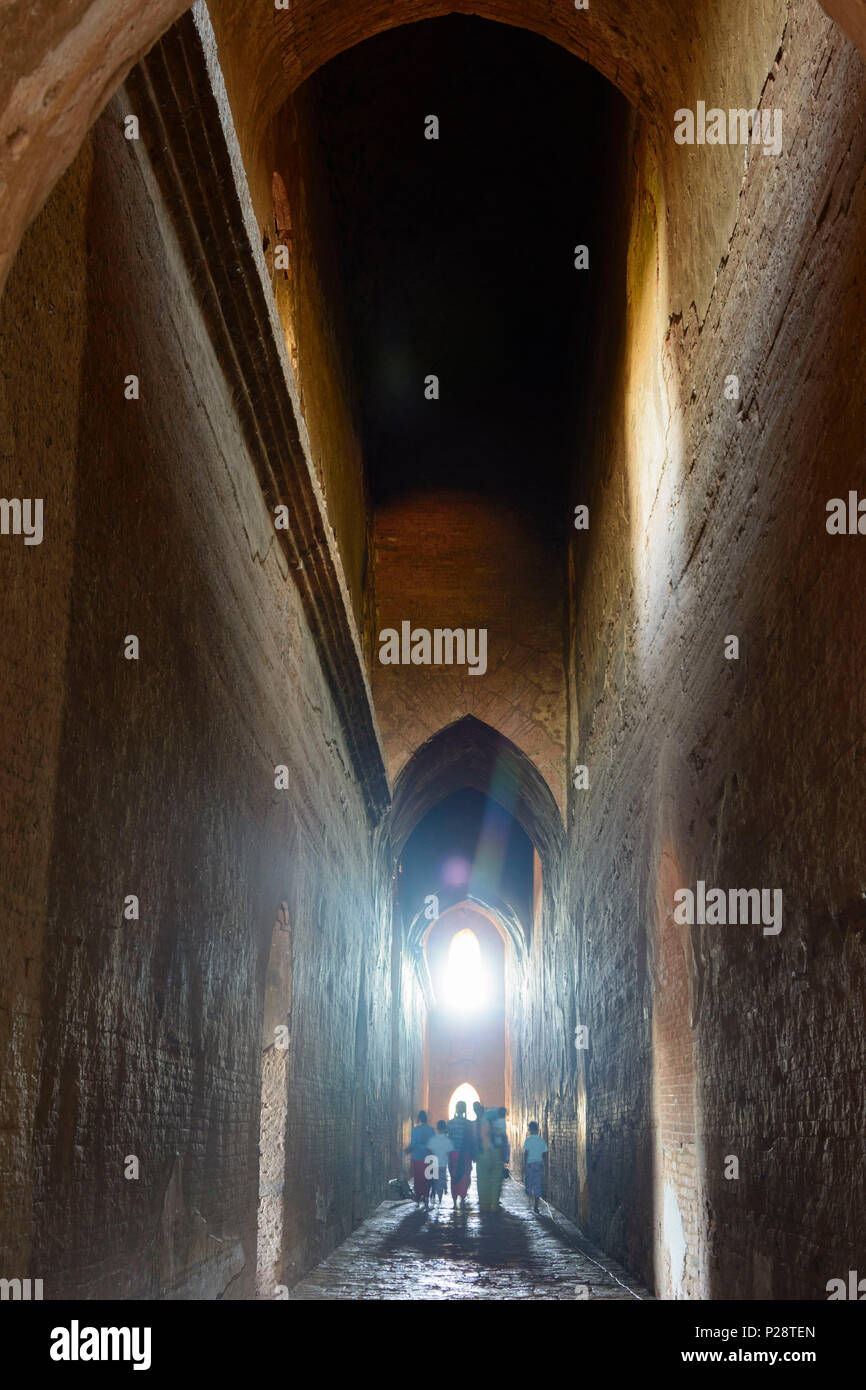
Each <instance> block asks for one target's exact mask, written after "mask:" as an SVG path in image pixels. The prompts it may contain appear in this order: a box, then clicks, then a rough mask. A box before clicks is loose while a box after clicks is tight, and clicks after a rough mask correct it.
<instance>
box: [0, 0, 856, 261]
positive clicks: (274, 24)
mask: <svg viewBox="0 0 866 1390" xmlns="http://www.w3.org/2000/svg"><path fill="white" fill-rule="evenodd" d="M188 8H190V7H189V6H188V5H187V4H186V3H184V0H69V3H67V4H65V5H63V6H56V7H53V8H52V9H50V10H49V11H48V13H47V14H43V13H39V14H38V15H37V14H36V12H35V11H33V10H32V8H30V7H26V6H22V7H18V11H19V12H18V13H17V14H14V15H12V16H10V17H9V18H8V19H6V20H4V24H5V25H6V28H5V31H4V44H3V49H2V52H0V288H2V286H3V285H4V284H5V280H6V276H7V274H8V271H9V265H10V263H11V261H12V258H13V256H14V255H15V252H16V250H17V248H18V245H19V242H20V240H21V237H22V235H23V233H24V230H25V229H26V227H27V226H28V225H29V223H30V222H31V221H32V220H33V218H34V217H35V216H36V214H37V213H38V211H39V209H40V208H41V207H42V204H43V203H44V201H45V199H46V198H47V197H48V194H49V193H50V191H51V189H52V188H53V186H54V184H55V183H56V182H57V180H58V179H59V178H60V176H61V174H62V173H63V172H64V171H65V170H66V169H67V168H68V167H69V165H70V164H71V163H72V160H73V159H74V158H75V155H76V154H77V152H78V150H79V148H80V147H81V143H82V141H83V139H84V136H85V135H86V133H87V131H88V129H89V128H90V126H91V125H92V124H93V122H94V121H95V120H96V118H97V117H98V116H99V114H100V113H101V111H102V110H103V109H104V107H105V105H106V103H107V102H108V100H109V99H110V97H111V96H112V94H113V93H114V92H115V91H116V90H117V88H118V87H119V86H120V84H121V82H122V81H123V80H124V78H125V77H126V75H127V74H128V73H129V71H130V70H131V69H132V68H133V67H134V66H135V64H136V63H137V62H138V61H139V59H140V58H141V57H143V55H144V54H145V53H146V52H147V51H148V49H149V48H150V47H151V46H152V45H153V44H154V43H155V42H156V40H157V39H158V38H159V37H160V35H161V34H163V33H164V32H165V31H166V29H167V28H168V27H169V26H170V25H171V24H172V23H173V22H174V21H175V20H176V19H178V18H179V16H180V15H182V14H183V13H184V11H185V10H187V9H188ZM725 8H726V7H725V5H724V3H719V4H717V5H713V6H702V7H700V11H699V10H698V7H696V6H694V4H693V3H692V0H646V3H644V4H641V5H624V4H622V3H616V4H612V3H611V4H607V5H603V4H593V5H592V6H591V7H590V9H589V10H587V11H580V12H578V11H573V10H572V9H571V8H570V7H569V6H566V5H561V4H558V3H556V4H554V3H547V4H544V5H539V4H538V3H537V0H487V3H484V2H483V0H471V3H465V2H464V3H450V4H443V3H441V0H369V3H366V4H364V3H358V4H353V5H347V4H346V3H345V0H293V4H292V6H291V8H290V10H288V11H287V12H285V14H279V13H278V12H276V11H275V10H272V9H271V7H270V6H268V5H260V6H251V5H249V4H244V3H242V0H215V3H214V4H213V5H212V6H211V13H212V15H213V18H214V22H215V24H216V25H217V28H218V30H219V31H220V32H221V33H224V34H225V35H226V36H228V37H230V38H231V39H232V40H233V45H234V47H235V55H234V58H233V61H234V63H235V64H236V65H237V66H238V67H240V68H243V69H245V72H246V75H248V76H250V77H251V78H252V81H253V83H254V88H255V91H254V96H255V99H256V104H257V107H258V111H259V118H260V120H261V121H262V122H263V123H265V122H267V121H268V120H269V119H270V118H271V117H272V116H273V114H274V112H275V111H276V110H277V109H278V108H279V106H280V105H281V104H282V102H283V101H284V100H285V98H286V96H287V95H288V94H289V92H290V91H291V90H292V89H293V88H294V87H295V86H297V84H298V83H299V82H300V81H302V80H303V79H304V78H305V77H307V76H309V75H310V73H312V72H313V71H315V69H316V68H317V67H318V66H320V65H321V64H322V63H323V62H326V61H327V60H328V59H329V58H331V57H333V56H334V55H335V54H336V53H338V52H340V51H341V50H342V49H344V48H347V47H349V46H350V45H351V44H354V43H360V42H361V41H362V40H363V39H365V38H369V37H371V36H372V35H374V34H376V33H379V32H381V31H382V30H383V29H385V28H388V27H392V26H393V25H397V24H406V23H411V22H413V21H415V20H419V19H424V18H431V17H434V16H436V15H441V14H446V13H460V12H465V13H472V14H477V15H480V16H482V17H486V18H490V19H498V20H502V21H503V22H505V23H509V24H514V25H519V26H523V27H526V28H532V29H535V30H536V32H538V33H542V34H545V35H546V36H547V37H548V38H550V39H552V40H553V41H554V42H557V43H560V44H562V45H563V46H564V47H566V48H569V49H570V51H572V52H574V53H575V54H577V55H578V56H579V57H581V58H584V59H585V60H586V61H588V62H591V63H592V64H593V65H594V66H596V67H598V68H599V70H600V71H601V72H603V73H604V74H605V76H607V77H609V78H610V80H611V81H612V82H614V84H615V85H616V86H618V87H619V88H620V90H621V91H623V92H624V93H625V95H626V96H628V97H629V99H630V100H632V101H635V102H644V103H646V105H647V107H648V109H650V110H656V111H660V110H662V109H666V107H667V102H666V101H665V100H664V92H665V91H666V90H668V88H669V85H670V81H671V77H670V72H669V69H670V67H671V63H672V61H673V60H674V59H675V50H676V48H677V46H679V48H680V49H682V50H685V49H687V48H688V47H689V46H690V44H691V43H692V42H693V40H694V39H695V38H696V34H695V32H694V26H695V25H696V24H697V23H698V22H699V21H698V19H697V15H698V13H700V15H701V19H702V20H703V17H704V16H705V15H707V14H709V15H713V14H714V13H715V14H718V13H721V12H722V11H724V9H725ZM758 8H759V7H758V6H757V5H755V4H751V5H737V6H735V7H734V6H727V9H728V10H729V11H730V12H731V16H732V21H733V22H734V23H735V24H739V25H745V23H746V20H747V18H748V13H749V11H750V10H757V9H758ZM823 8H824V9H825V10H826V11H827V13H828V14H829V15H831V17H832V18H833V19H835V20H836V21H837V23H839V24H840V25H841V26H842V28H843V29H844V30H845V32H846V33H847V34H848V36H849V38H851V39H852V41H853V42H855V43H857V44H858V45H859V47H860V48H861V49H862V50H863V51H864V53H866V5H864V3H863V0H823ZM25 156H26V157H25Z"/></svg>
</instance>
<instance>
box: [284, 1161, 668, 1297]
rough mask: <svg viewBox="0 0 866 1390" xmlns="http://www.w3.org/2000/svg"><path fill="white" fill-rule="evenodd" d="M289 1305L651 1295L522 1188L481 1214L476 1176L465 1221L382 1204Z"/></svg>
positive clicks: (445, 1212) (509, 1184) (446, 1207)
mask: <svg viewBox="0 0 866 1390" xmlns="http://www.w3.org/2000/svg"><path fill="white" fill-rule="evenodd" d="M289 1297H290V1298H291V1299H298V1300H305V1299H328V1300H331V1299H333V1300H349V1299H351V1300H359V1299H360V1300H369V1299H392V1298H394V1299H432V1300H436V1299H444V1298H448V1299H468V1298H473V1299H474V1298H485V1299H527V1298H536V1299H544V1300H563V1299H566V1300H570V1301H571V1300H574V1299H607V1300H610V1299H646V1298H650V1297H651V1295H650V1294H649V1293H648V1292H647V1290H646V1289H644V1288H642V1287H641V1285H640V1284H638V1283H637V1282H636V1281H635V1280H634V1279H632V1277H631V1276H630V1275H628V1274H626V1273H625V1271H624V1270H622V1269H621V1268H620V1267H619V1265H617V1264H616V1263H615V1262H614V1261H612V1260H610V1259H608V1257H607V1256H606V1255H603V1254H602V1253H601V1252H600V1251H598V1250H596V1248H595V1247H594V1246H593V1245H591V1244H590V1243H589V1242H588V1241H587V1240H586V1239H585V1238H584V1237H583V1236H582V1235H581V1234H580V1232H579V1231H578V1230H577V1228H576V1227H575V1226H573V1225H572V1224H571V1222H570V1221H569V1220H568V1219H567V1218H566V1217H565V1216H563V1215H562V1213H561V1212H558V1211H556V1210H555V1209H554V1208H553V1207H551V1206H549V1205H548V1204H547V1203H546V1202H543V1203H542V1209H541V1212H540V1213H539V1214H538V1215H536V1214H535V1213H534V1212H533V1211H532V1210H531V1207H530V1204H529V1202H528V1201H527V1198H526V1194H525V1192H524V1191H523V1187H522V1186H521V1185H520V1184H519V1183H517V1182H515V1181H506V1182H505V1183H503V1186H502V1204H501V1210H500V1211H498V1212H495V1213H493V1214H490V1215H488V1214H485V1215H482V1214H481V1213H479V1211H478V1194H477V1192H476V1188H475V1178H474V1176H473V1179H472V1186H471V1188H470V1190H469V1203H468V1205H467V1208H466V1210H465V1212H464V1211H463V1210H462V1209H458V1210H457V1211H454V1209H453V1207H452V1205H451V1198H450V1196H448V1197H446V1198H445V1200H444V1202H443V1203H442V1210H441V1211H439V1210H434V1211H432V1212H430V1213H429V1215H428V1213H427V1212H425V1211H423V1210H418V1209H417V1208H416V1206H415V1203H414V1202H412V1201H400V1202H383V1203H382V1205H381V1206H380V1207H378V1208H377V1210H376V1211H375V1212H374V1213H373V1215H372V1216H371V1217H370V1218H369V1220H368V1221H365V1222H364V1224H363V1225H362V1226H359V1227H358V1229H357V1231H354V1232H353V1234H352V1235H351V1236H350V1237H349V1239H348V1240H346V1241H344V1242H343V1244H342V1245H340V1246H338V1247H337V1249H336V1250H335V1251H334V1252H333V1253H332V1254H331V1255H330V1256H329V1257H328V1259H326V1260H324V1261H323V1263H322V1264H320V1265H319V1266H318V1267H317V1268H316V1269H314V1270H312V1271H311V1272H310V1273H309V1274H308V1275H307V1277H306V1279H304V1281H303V1282H302V1283H300V1284H297V1285H296V1286H295V1288H294V1289H293V1290H292V1291H291V1293H290V1295H289Z"/></svg>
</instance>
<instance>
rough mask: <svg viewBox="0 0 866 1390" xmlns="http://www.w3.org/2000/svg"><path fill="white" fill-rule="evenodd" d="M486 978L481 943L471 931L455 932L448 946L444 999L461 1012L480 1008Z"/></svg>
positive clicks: (485, 989) (485, 991) (486, 997)
mask: <svg viewBox="0 0 866 1390" xmlns="http://www.w3.org/2000/svg"><path fill="white" fill-rule="evenodd" d="M488 993H489V981H488V978H487V974H486V972H485V969H484V965H483V963H482V960H481V946H480V944H479V941H478V937H477V936H476V935H475V933H474V931H470V930H469V928H468V927H467V928H465V929H464V930H463V931H459V932H456V933H455V935H454V936H453V937H452V938H451V945H450V947H449V948H448V965H447V967H446V970H445V990H444V999H443V1002H444V1004H445V1005H446V1007H447V1008H449V1009H459V1010H460V1011H461V1012H462V1013H468V1012H470V1011H472V1012H474V1011H476V1010H478V1009H483V1008H484V1007H485V1005H486V1004H487V999H488Z"/></svg>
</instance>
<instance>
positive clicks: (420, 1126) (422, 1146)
mask: <svg viewBox="0 0 866 1390" xmlns="http://www.w3.org/2000/svg"><path fill="white" fill-rule="evenodd" d="M435 1133H436V1131H435V1129H434V1128H433V1126H432V1125H428V1123H427V1111H426V1110H419V1111H418V1119H417V1120H416V1122H415V1124H414V1125H413V1126H412V1137H411V1139H410V1140H409V1143H408V1144H407V1145H406V1147H405V1149H404V1150H403V1152H404V1153H407V1154H411V1155H412V1183H413V1186H414V1188H415V1201H416V1202H418V1204H419V1205H420V1204H421V1202H423V1203H424V1206H425V1207H428V1206H429V1205H430V1181H429V1179H428V1177H427V1173H426V1166H427V1165H426V1158H427V1153H428V1151H429V1147H430V1140H431V1139H432V1138H433V1135H434V1134H435Z"/></svg>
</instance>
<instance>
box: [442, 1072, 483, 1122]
mask: <svg viewBox="0 0 866 1390" xmlns="http://www.w3.org/2000/svg"><path fill="white" fill-rule="evenodd" d="M480 1099H481V1097H480V1096H479V1094H478V1092H477V1091H476V1089H475V1087H474V1086H470V1085H469V1082H468V1081H462V1082H461V1083H460V1085H459V1086H458V1087H457V1090H456V1091H455V1092H454V1094H453V1095H452V1097H451V1099H450V1100H449V1102H448V1118H449V1120H450V1119H453V1117H454V1111H455V1110H456V1109H457V1102H458V1100H465V1101H466V1116H467V1119H470V1120H474V1119H475V1111H474V1110H473V1109H472V1107H473V1105H474V1104H475V1102H476V1100H480Z"/></svg>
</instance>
